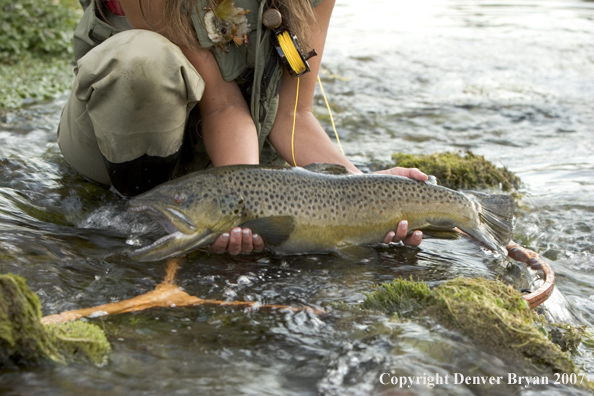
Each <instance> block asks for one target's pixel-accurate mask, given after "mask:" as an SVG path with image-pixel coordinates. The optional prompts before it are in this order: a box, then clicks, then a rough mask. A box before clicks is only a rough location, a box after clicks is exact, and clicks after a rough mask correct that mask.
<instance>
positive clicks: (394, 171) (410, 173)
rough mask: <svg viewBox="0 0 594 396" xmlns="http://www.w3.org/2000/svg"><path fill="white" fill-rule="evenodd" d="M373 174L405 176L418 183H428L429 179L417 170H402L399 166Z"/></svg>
mask: <svg viewBox="0 0 594 396" xmlns="http://www.w3.org/2000/svg"><path fill="white" fill-rule="evenodd" d="M373 173H378V174H382V175H394V176H404V177H409V178H411V179H415V180H418V181H426V180H427V179H428V178H429V177H428V176H427V175H426V174H425V173H423V172H421V171H420V170H418V169H417V168H401V167H399V166H397V167H395V168H390V169H384V170H380V171H377V172H373Z"/></svg>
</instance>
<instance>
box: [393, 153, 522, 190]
mask: <svg viewBox="0 0 594 396" xmlns="http://www.w3.org/2000/svg"><path fill="white" fill-rule="evenodd" d="M392 159H393V160H394V161H395V163H392V164H390V165H392V166H401V167H403V168H419V169H420V170H422V171H423V172H425V173H427V174H428V175H433V176H435V177H436V178H437V180H439V182H440V184H441V185H443V186H444V187H448V188H452V189H468V188H499V187H501V188H502V189H503V190H504V191H509V190H511V189H512V188H518V187H519V186H520V178H519V177H517V176H516V175H514V174H513V173H512V172H511V171H509V170H508V169H506V168H499V167H496V166H495V165H493V164H492V163H491V162H489V161H487V160H486V159H485V157H483V156H481V155H475V154H473V153H472V152H470V151H467V152H466V153H464V155H461V154H460V153H453V152H446V153H434V154H430V155H415V154H404V153H396V154H393V155H392Z"/></svg>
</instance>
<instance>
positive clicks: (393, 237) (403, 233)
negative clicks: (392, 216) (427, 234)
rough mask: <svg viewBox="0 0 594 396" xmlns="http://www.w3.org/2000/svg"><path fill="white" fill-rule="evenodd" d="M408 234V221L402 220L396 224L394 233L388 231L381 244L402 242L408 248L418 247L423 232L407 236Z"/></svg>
mask: <svg viewBox="0 0 594 396" xmlns="http://www.w3.org/2000/svg"><path fill="white" fill-rule="evenodd" d="M407 234H408V221H406V220H402V221H401V222H400V223H398V228H397V229H396V232H394V231H390V232H388V235H386V237H385V238H384V240H383V241H382V242H383V243H390V242H396V243H398V242H402V243H404V244H405V245H408V246H419V245H420V244H421V241H422V240H423V232H422V231H418V230H417V231H415V232H413V233H412V235H411V236H407Z"/></svg>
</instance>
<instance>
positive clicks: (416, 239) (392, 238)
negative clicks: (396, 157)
mask: <svg viewBox="0 0 594 396" xmlns="http://www.w3.org/2000/svg"><path fill="white" fill-rule="evenodd" d="M374 173H379V174H384V175H394V176H404V177H410V178H411V179H415V180H419V181H426V180H427V179H428V176H427V175H426V174H425V173H423V172H421V171H420V170H418V169H417V168H400V167H396V168H391V169H385V170H380V171H377V172H374ZM407 234H408V221H406V220H402V221H401V222H400V223H398V229H396V231H395V232H394V231H390V232H388V235H386V237H385V238H384V240H383V242H384V243H390V242H401V241H402V243H404V244H405V245H408V246H419V245H420V244H421V241H422V240H423V232H422V231H415V232H413V233H412V234H411V235H410V236H407Z"/></svg>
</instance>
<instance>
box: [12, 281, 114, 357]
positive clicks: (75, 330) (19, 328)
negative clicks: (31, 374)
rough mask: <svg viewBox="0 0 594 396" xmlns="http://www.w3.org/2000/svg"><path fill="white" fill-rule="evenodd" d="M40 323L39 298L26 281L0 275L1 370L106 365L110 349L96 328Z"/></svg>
mask: <svg viewBox="0 0 594 396" xmlns="http://www.w3.org/2000/svg"><path fill="white" fill-rule="evenodd" d="M40 319H41V303H40V302H39V297H37V295H36V294H35V293H33V292H32V291H31V290H30V289H29V287H28V286H27V283H26V282H25V280H24V279H23V278H22V277H20V276H18V275H13V274H5V275H0V367H7V366H8V367H11V366H33V365H38V364H41V363H43V362H45V361H54V362H59V363H68V362H71V361H81V360H82V361H90V362H92V363H95V364H103V363H104V362H105V361H106V359H107V355H108V354H109V352H110V351H111V345H110V344H109V342H108V341H107V339H106V337H105V334H104V333H103V331H102V330H101V329H100V328H99V327H97V326H95V325H93V324H90V323H85V322H69V323H63V324H52V325H43V324H41V322H40Z"/></svg>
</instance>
